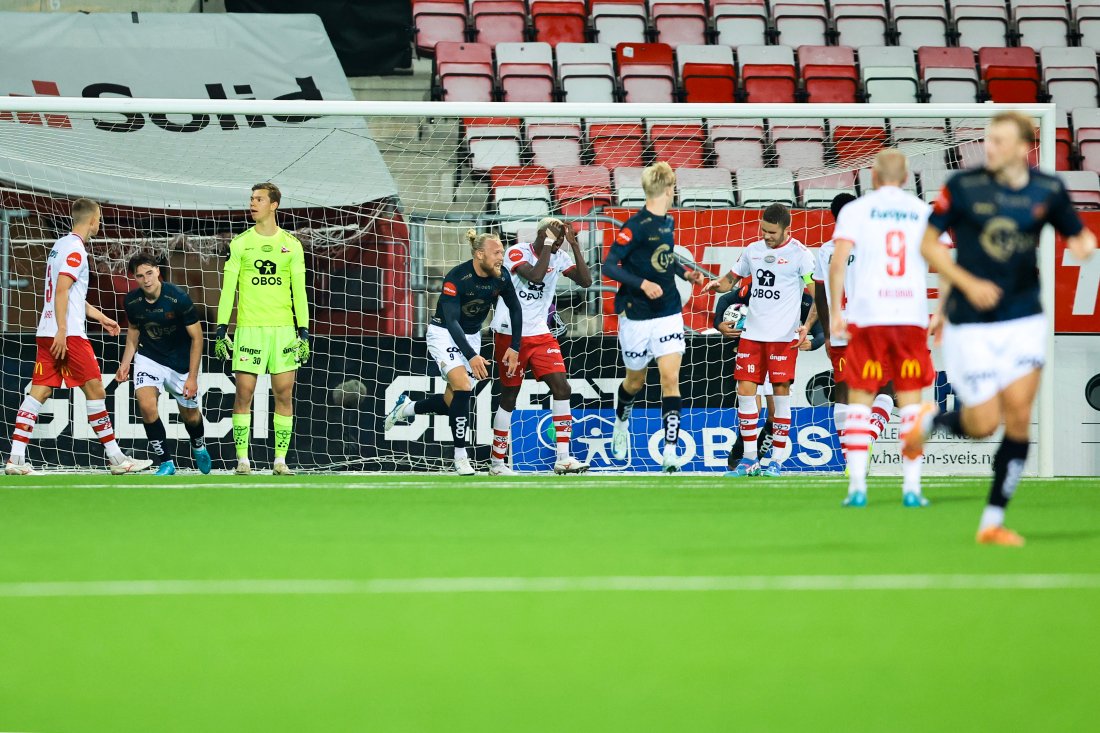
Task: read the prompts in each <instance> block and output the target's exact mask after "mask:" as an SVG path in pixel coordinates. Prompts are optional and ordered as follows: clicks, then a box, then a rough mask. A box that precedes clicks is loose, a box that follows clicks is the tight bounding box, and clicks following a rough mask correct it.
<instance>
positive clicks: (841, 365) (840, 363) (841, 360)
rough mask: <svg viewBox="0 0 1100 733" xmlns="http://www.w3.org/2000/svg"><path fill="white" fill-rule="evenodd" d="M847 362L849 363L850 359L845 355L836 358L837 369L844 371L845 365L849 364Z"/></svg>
mask: <svg viewBox="0 0 1100 733" xmlns="http://www.w3.org/2000/svg"><path fill="white" fill-rule="evenodd" d="M847 363H848V360H847V359H845V358H844V357H843V356H842V357H840V358H839V359H837V360H836V367H837V371H839V372H843V371H844V365H845V364H847Z"/></svg>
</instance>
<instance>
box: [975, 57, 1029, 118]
mask: <svg viewBox="0 0 1100 733" xmlns="http://www.w3.org/2000/svg"><path fill="white" fill-rule="evenodd" d="M978 67H979V68H980V69H981V72H982V79H983V80H984V81H985V89H986V95H987V96H988V97H989V99H991V100H992V101H994V102H1003V103H1017V104H1020V103H1028V102H1037V101H1038V100H1039V93H1040V83H1039V68H1038V66H1037V65H1036V63H1035V51H1034V50H1033V49H1030V48H981V49H978Z"/></svg>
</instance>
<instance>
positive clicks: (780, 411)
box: [771, 395, 791, 463]
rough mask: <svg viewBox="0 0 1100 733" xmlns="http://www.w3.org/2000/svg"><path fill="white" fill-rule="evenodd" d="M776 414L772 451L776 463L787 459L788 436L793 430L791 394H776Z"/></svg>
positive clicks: (773, 419) (774, 417) (773, 422)
mask: <svg viewBox="0 0 1100 733" xmlns="http://www.w3.org/2000/svg"><path fill="white" fill-rule="evenodd" d="M773 399H774V400H775V415H774V416H773V417H772V451H771V458H772V460H773V461H775V462H776V463H782V462H783V461H785V460H786V459H787V453H788V446H789V442H788V436H789V435H790V432H791V396H790V395H776V396H775V397H774V398H773Z"/></svg>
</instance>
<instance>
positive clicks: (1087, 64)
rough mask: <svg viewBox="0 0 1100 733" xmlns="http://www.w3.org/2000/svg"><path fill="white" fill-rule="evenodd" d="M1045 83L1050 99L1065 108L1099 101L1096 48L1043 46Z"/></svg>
mask: <svg viewBox="0 0 1100 733" xmlns="http://www.w3.org/2000/svg"><path fill="white" fill-rule="evenodd" d="M1039 58H1040V60H1041V62H1042V64H1041V65H1042V67H1043V83H1044V85H1045V86H1046V89H1047V93H1048V94H1049V95H1050V101H1052V102H1054V103H1055V104H1056V105H1058V109H1059V111H1061V112H1068V111H1069V110H1071V109H1075V108H1077V107H1088V106H1093V105H1096V104H1097V96H1098V95H1100V75H1098V74H1097V65H1096V52H1095V51H1094V50H1093V49H1091V48H1064V47H1047V48H1042V49H1039Z"/></svg>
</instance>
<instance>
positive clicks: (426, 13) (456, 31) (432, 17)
mask: <svg viewBox="0 0 1100 733" xmlns="http://www.w3.org/2000/svg"><path fill="white" fill-rule="evenodd" d="M413 26H414V27H415V31H416V50H417V52H418V53H422V54H426V55H429V56H430V55H432V54H434V53H435V46H436V44H437V43H439V42H440V41H450V42H455V43H461V42H462V41H465V40H466V2H465V0H458V2H454V1H453V0H452V1H451V2H448V1H447V0H427V1H425V0H416V1H415V2H413Z"/></svg>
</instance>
